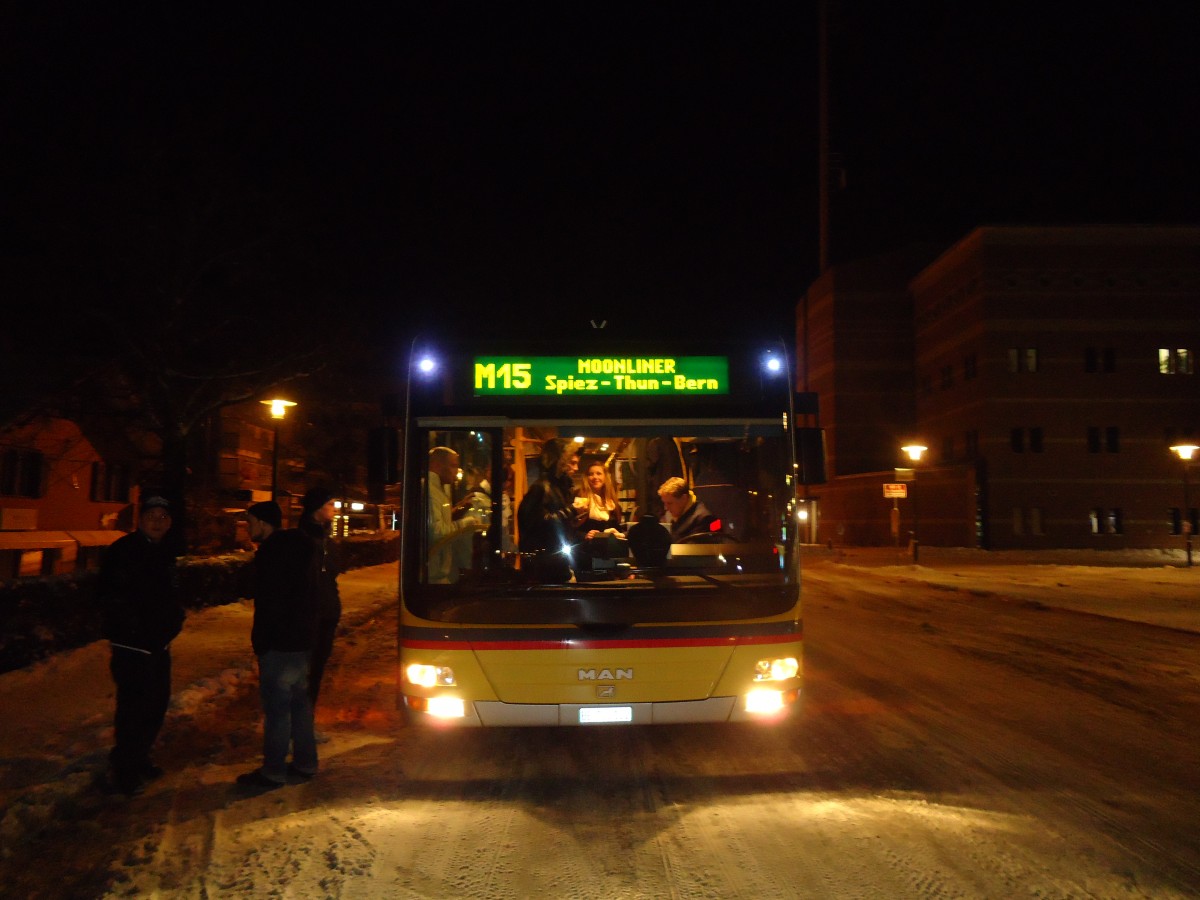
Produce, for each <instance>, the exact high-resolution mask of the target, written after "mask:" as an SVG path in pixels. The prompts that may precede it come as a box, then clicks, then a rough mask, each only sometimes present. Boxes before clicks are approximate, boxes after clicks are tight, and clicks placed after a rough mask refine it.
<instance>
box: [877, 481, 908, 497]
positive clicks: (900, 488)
mask: <svg viewBox="0 0 1200 900" xmlns="http://www.w3.org/2000/svg"><path fill="white" fill-rule="evenodd" d="M883 496H884V498H885V499H887V498H891V497H907V496H908V485H907V484H885V485H884V486H883Z"/></svg>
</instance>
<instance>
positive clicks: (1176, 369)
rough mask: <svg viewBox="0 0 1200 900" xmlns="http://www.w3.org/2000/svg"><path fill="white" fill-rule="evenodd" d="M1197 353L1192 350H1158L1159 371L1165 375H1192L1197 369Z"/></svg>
mask: <svg viewBox="0 0 1200 900" xmlns="http://www.w3.org/2000/svg"><path fill="white" fill-rule="evenodd" d="M1194 367H1195V354H1194V353H1192V351H1191V350H1185V349H1177V350H1171V349H1166V348H1160V349H1159V351H1158V371H1159V372H1160V373H1161V374H1163V375H1192V374H1194V371H1195V368H1194Z"/></svg>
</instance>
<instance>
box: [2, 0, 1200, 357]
mask: <svg viewBox="0 0 1200 900" xmlns="http://www.w3.org/2000/svg"><path fill="white" fill-rule="evenodd" d="M108 6H111V5H109V4H82V3H70V4H66V3H45V4H31V5H28V6H26V7H24V8H21V9H16V8H15V6H13V5H10V6H9V8H8V9H7V10H6V14H5V17H6V24H5V27H4V33H3V52H2V53H0V60H2V61H0V65H2V66H3V69H2V70H0V76H2V80H3V83H4V88H3V90H4V103H5V108H6V115H5V119H6V124H5V132H6V137H5V154H6V157H7V159H6V160H5V171H6V173H7V174H6V179H7V180H8V182H9V185H8V190H7V194H8V196H9V198H10V199H9V201H8V203H7V204H6V205H7V207H8V212H9V225H10V229H11V239H10V240H9V241H7V242H6V245H7V249H6V250H5V251H4V270H5V272H6V276H7V281H8V285H7V287H6V293H8V294H9V297H10V301H9V303H8V305H7V308H6V311H5V316H6V318H7V321H8V330H9V335H10V337H9V338H8V340H9V342H10V343H9V346H10V347H11V342H12V341H13V340H14V339H13V337H12V336H13V335H16V334H22V333H23V334H27V335H45V334H46V333H47V322H49V323H50V325H51V327H50V330H51V331H53V330H54V329H55V328H57V327H59V325H61V323H62V321H63V320H64V318H69V317H70V313H71V311H73V310H79V309H83V310H90V311H92V312H93V313H95V311H97V310H101V311H108V310H116V309H121V308H124V307H125V306H127V305H130V304H132V308H133V309H134V310H135V315H136V316H137V317H138V318H140V319H141V320H143V321H144V320H145V319H146V318H148V317H149V318H152V317H153V316H154V315H156V310H157V309H160V308H161V307H162V305H164V304H170V303H172V302H174V301H173V298H176V297H178V296H185V297H186V298H187V299H186V302H188V303H193V302H195V303H204V304H207V307H206V308H212V309H213V311H214V314H216V313H217V312H218V311H219V310H220V309H221V308H222V307H223V306H224V305H226V304H230V305H236V306H237V307H239V308H240V309H241V310H242V311H243V313H246V314H247V322H248V324H247V338H248V339H252V340H259V341H261V340H264V337H265V338H266V340H267V341H268V342H269V336H270V335H271V334H272V333H273V332H274V328H275V326H274V325H273V323H278V322H280V321H282V320H284V319H285V318H291V319H295V318H299V319H300V321H302V322H303V321H305V320H306V319H307V318H308V317H309V316H310V315H311V313H310V311H311V310H320V309H326V310H328V309H332V310H334V311H336V313H337V314H338V315H340V316H341V317H343V318H347V319H351V320H353V321H354V322H355V323H357V325H358V326H360V328H361V331H360V335H359V338H357V339H362V340H373V341H374V342H376V343H377V344H378V345H380V346H381V347H383V348H385V350H386V351H387V352H390V347H391V346H396V347H398V346H401V345H402V344H403V343H404V339H405V337H406V336H407V335H408V334H410V333H412V332H413V331H415V330H416V329H418V328H423V327H430V326H436V327H438V328H441V329H444V330H449V331H466V332H467V333H477V332H478V331H479V330H480V329H488V328H495V329H498V330H502V331H512V330H549V331H551V332H553V331H555V330H560V331H569V332H574V331H577V330H582V329H586V328H587V327H588V325H587V322H588V320H589V319H592V318H597V319H607V320H609V322H610V327H614V328H619V329H629V330H635V329H637V330H647V329H649V330H652V331H660V330H661V331H670V330H671V329H674V328H685V327H686V328H689V329H695V328H700V329H703V330H719V331H720V332H721V333H725V332H727V331H730V332H732V331H742V332H749V331H755V332H768V333H772V334H784V335H786V334H788V333H790V332H791V329H792V313H793V308H794V304H795V302H796V300H797V299H798V297H799V296H800V295H801V294H802V293H803V292H804V290H805V289H806V288H807V287H808V285H809V284H810V283H811V281H812V280H813V279H814V278H815V277H816V276H817V274H818V246H817V243H818V208H817V194H818V192H817V178H818V173H817V147H818V127H817V122H818V117H817V108H818V88H817V84H818V77H817V76H818V64H817V48H818V27H817V23H818V14H817V7H816V5H815V4H813V3H797V4H792V5H790V6H788V7H786V8H785V9H784V10H782V11H780V10H772V11H769V12H768V11H767V10H766V5H763V6H752V7H749V8H746V7H745V5H742V4H736V5H735V4H712V3H707V4H706V3H692V4H686V5H685V4H668V5H665V6H663V5H659V4H604V5H583V4H561V5H550V4H536V5H534V4H528V5H515V4H506V5H495V4H487V5H485V4H458V5H454V6H449V7H443V6H442V5H439V4H426V5H422V6H420V7H418V6H416V5H412V6H409V5H397V6H396V7H395V8H392V9H390V10H388V11H386V12H382V11H380V10H378V9H367V8H365V7H357V6H353V5H351V6H345V7H338V8H337V9H336V10H333V9H331V10H329V11H328V12H313V11H308V12H306V11H302V10H299V9H297V8H295V7H292V6H282V5H279V6H273V7H259V8H255V9H244V8H237V7H233V6H229V7H225V6H222V5H208V4H196V5H189V6H187V7H186V8H185V7H184V6H183V5H182V4H159V5H154V6H150V5H146V6H144V7H143V6H126V5H122V6H121V8H120V9H111V8H106V7H108ZM878 6H879V5H877V4H863V3H858V4H852V3H836V2H832V3H831V4H830V29H829V46H830V60H831V91H830V97H831V105H830V111H831V125H832V127H831V132H830V146H831V149H832V150H833V152H834V154H835V156H834V160H835V162H836V164H837V170H836V172H835V181H836V186H837V189H836V190H835V191H834V193H833V194H832V200H833V207H832V232H831V242H830V254H831V258H832V261H833V262H835V263H836V262H838V261H843V260H848V259H853V258H860V257H864V256H868V255H870V254H873V253H876V252H879V251H882V250H886V249H889V248H893V247H899V246H903V245H905V244H907V243H910V242H915V241H933V242H937V243H941V244H944V245H947V246H948V245H949V244H950V243H952V242H953V241H955V240H957V239H958V238H960V237H962V236H963V235H964V234H965V233H967V232H968V231H969V230H970V229H971V228H973V227H975V226H977V225H981V224H989V223H1029V224H1041V223H1084V222H1112V223H1126V222H1146V223H1172V222H1190V223H1195V222H1196V221H1197V212H1196V211H1197V209H1198V208H1200V190H1198V179H1197V173H1196V158H1197V154H1196V148H1197V146H1200V126H1198V125H1197V119H1198V116H1197V113H1196V110H1197V108H1200V102H1198V101H1200V98H1198V97H1197V93H1198V90H1197V85H1198V82H1197V66H1196V62H1195V52H1194V51H1195V35H1196V33H1197V26H1198V25H1200V13H1198V12H1197V9H1198V5H1197V4H1195V3H1194V2H1170V0H1165V2H1164V0H1156V2H1154V3H1149V4H1130V3H1105V2H1092V3H1070V2H1069V3H1041V4H1037V5H1034V4H1022V3H996V4H986V3H984V4H977V3H971V4H964V3H957V2H956V3H951V2H944V3H941V2H917V3H903V4H890V5H888V6H889V8H887V9H880V8H878ZM435 7H440V8H439V9H438V11H437V12H431V11H430V10H431V9H433V8H435ZM868 7H869V8H868ZM843 185H844V186H843ZM212 260H221V261H222V265H221V266H220V267H219V268H220V269H221V271H220V274H214V271H215V269H216V268H217V267H215V266H213V265H210V262H211V261H212ZM197 284H199V285H200V286H201V287H202V288H203V289H202V290H200V289H196V290H195V292H194V293H190V292H191V291H192V290H193V288H195V285H197ZM48 314H49V315H48ZM256 317H257V318H256ZM312 321H313V323H314V324H313V327H314V328H316V327H320V326H319V324H318V322H319V319H318V318H313V319H312Z"/></svg>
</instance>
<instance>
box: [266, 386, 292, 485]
mask: <svg viewBox="0 0 1200 900" xmlns="http://www.w3.org/2000/svg"><path fill="white" fill-rule="evenodd" d="M258 402H259V403H261V404H263V405H264V406H266V407H269V408H270V412H271V418H272V419H273V420H274V421H275V434H274V436H273V438H272V439H271V499H272V500H274V499H276V497H277V496H278V495H279V423H280V422H282V421H283V420H284V419H285V418H286V417H287V411H288V407H290V406H295V405H296V403H295V401H293V400H283V399H280V398H278V397H273V398H271V399H270V400H259V401H258Z"/></svg>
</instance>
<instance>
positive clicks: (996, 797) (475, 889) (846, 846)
mask: <svg viewBox="0 0 1200 900" xmlns="http://www.w3.org/2000/svg"><path fill="white" fill-rule="evenodd" d="M805 590H806V593H805V604H806V605H805V628H806V659H805V671H806V690H805V698H804V703H803V709H802V711H801V715H800V716H799V717H797V718H796V719H795V720H794V721H792V722H790V723H788V724H787V725H785V726H783V727H781V728H775V729H762V728H756V727H729V728H712V727H700V726H676V727H660V728H644V729H643V728H638V729H631V728H624V727H607V728H595V729H514V730H497V731H487V732H451V733H442V732H428V731H425V730H422V729H414V728H406V727H404V726H403V725H402V724H401V723H400V722H399V721H398V719H397V716H396V713H395V706H394V678H395V671H394V668H395V665H394V661H395V617H394V613H393V612H391V611H390V610H388V609H386V608H385V609H384V610H383V611H382V612H380V613H379V614H378V615H377V616H374V617H371V618H368V619H366V620H365V621H364V622H362V623H360V624H358V625H357V627H355V628H353V629H352V630H350V631H349V633H348V634H345V635H343V637H342V638H341V639H340V641H339V647H338V656H337V657H336V659H335V663H336V665H335V667H334V670H333V671H332V673H331V680H330V682H329V687H328V688H327V695H328V698H327V699H326V694H323V695H322V697H323V699H322V702H323V704H325V705H326V707H325V709H323V710H321V711H320V718H321V723H320V724H321V727H322V728H323V729H324V730H325V731H327V732H328V733H329V734H330V737H331V740H330V742H329V743H328V744H325V745H323V747H322V750H323V754H324V756H323V766H324V768H323V771H322V773H321V775H320V776H319V778H318V779H316V780H315V781H314V782H312V783H311V784H306V785H295V786H289V787H287V788H285V789H283V790H280V791H277V792H273V793H270V794H267V795H265V796H262V797H255V798H249V799H246V798H241V797H238V796H237V795H236V794H234V793H232V791H231V789H230V783H231V782H232V780H233V778H234V776H235V775H236V774H237V773H238V772H241V771H246V770H247V769H248V768H251V767H253V765H254V764H255V757H256V752H257V749H258V732H257V722H258V713H257V698H256V696H255V692H254V690H253V684H252V680H250V679H243V680H242V682H236V684H237V685H238V686H237V687H236V688H235V689H233V690H227V691H224V692H222V693H220V694H219V695H217V696H215V697H214V699H213V702H212V703H210V704H206V705H204V706H202V707H201V708H198V709H196V710H195V711H194V712H192V713H191V714H189V715H188V716H180V717H176V718H175V719H173V720H172V722H170V723H169V725H168V730H167V732H166V733H164V737H163V748H162V752H161V753H160V761H161V762H162V763H163V764H164V765H166V766H167V767H168V769H170V770H171V774H169V775H168V777H167V778H165V779H164V780H163V781H162V782H160V783H159V784H157V785H155V786H154V787H153V788H152V789H151V790H150V791H149V792H147V794H145V795H143V796H142V797H140V798H137V799H135V800H133V801H127V800H116V799H113V798H108V797H104V796H101V795H98V794H93V793H90V792H84V793H82V794H81V795H80V796H79V797H78V798H77V800H76V801H75V815H74V816H73V817H70V819H71V820H70V821H63V818H64V817H62V816H60V817H58V819H57V820H56V821H54V822H51V823H49V824H48V825H47V826H46V827H45V830H44V831H43V832H42V833H40V834H34V835H30V834H23V835H21V839H20V840H19V841H16V842H10V844H9V845H8V846H6V849H5V853H4V858H3V859H2V860H0V879H2V880H0V883H2V884H5V885H6V888H7V889H6V893H11V895H12V896H45V897H51V896H64V895H74V896H104V895H106V894H107V895H108V896H113V897H119V896H147V895H154V894H157V895H159V896H170V897H196V898H200V897H222V896H229V897H233V896H237V897H274V896H296V897H310V896H329V897H367V898H373V897H400V898H403V897H457V898H484V897H488V898H507V897H512V898H526V897H530V896H540V897H550V898H554V897H579V898H591V897H595V898H613V897H629V898H642V897H644V898H661V897H679V898H692V897H697V898H699V897H712V898H730V897H746V898H762V897H836V898H841V897H847V898H848V897H889V898H902V897H919V898H943V897H979V898H995V897H1039V898H1047V897H1064V898H1068V897H1070V898H1074V897H1102V898H1106V897H1122V898H1125V897H1155V898H1162V897H1190V896H1200V808H1198V804H1197V803H1196V796H1197V790H1198V788H1200V724H1198V723H1200V635H1197V634H1195V633H1190V632H1187V631H1183V630H1176V629H1169V628H1163V627H1159V626H1154V625H1149V624H1143V623H1137V622H1129V621H1123V620H1118V619H1112V618H1106V617H1101V616H1095V615H1089V614H1083V613H1079V612H1075V611H1069V610H1060V609H1055V608H1051V607H1049V606H1047V605H1046V604H1045V603H1044V602H1042V600H1040V599H1023V598H1022V597H1021V595H1020V593H1019V591H1017V589H1015V588H1010V589H1007V590H1006V591H1004V592H1003V594H1002V595H1001V594H997V593H996V592H994V591H992V590H988V589H986V586H980V585H978V584H969V583H964V584H962V585H961V586H960V587H959V588H958V589H954V590H951V589H947V588H946V587H945V586H944V585H943V586H939V585H924V584H921V583H919V582H916V581H913V580H910V579H907V578H901V577H895V576H894V575H893V574H892V573H890V572H888V571H881V572H878V573H871V572H864V571H862V570H857V569H853V568H849V567H846V566H840V565H836V564H832V563H828V562H820V563H816V564H814V565H811V566H809V567H808V569H807V571H806V582H805ZM1039 596H1040V595H1039ZM235 681H236V680H235Z"/></svg>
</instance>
